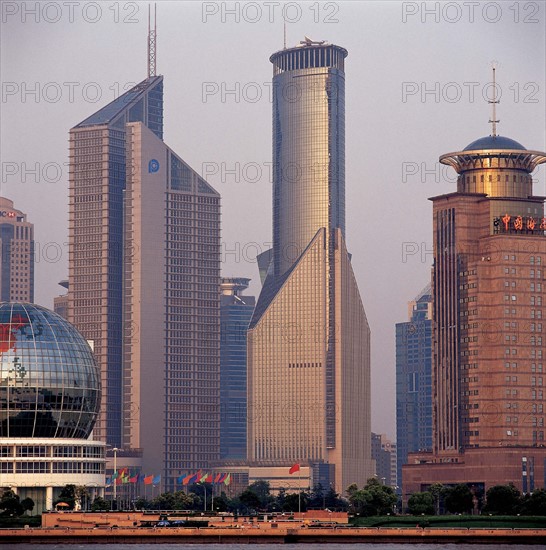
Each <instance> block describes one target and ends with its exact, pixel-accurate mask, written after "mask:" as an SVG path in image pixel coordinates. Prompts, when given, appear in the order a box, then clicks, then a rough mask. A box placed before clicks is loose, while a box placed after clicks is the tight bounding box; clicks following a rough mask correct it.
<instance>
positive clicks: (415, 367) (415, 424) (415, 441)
mask: <svg viewBox="0 0 546 550" xmlns="http://www.w3.org/2000/svg"><path fill="white" fill-rule="evenodd" d="M396 443H397V476H396V477H397V480H398V481H400V483H398V482H397V483H396V485H401V481H402V465H404V464H405V463H406V462H407V459H408V453H410V452H417V451H427V450H432V290H431V286H430V284H429V285H427V286H426V287H425V288H424V289H423V290H422V291H421V292H420V293H419V295H418V296H417V297H416V298H415V300H413V301H411V302H409V303H408V321H406V322H405V323H397V324H396Z"/></svg>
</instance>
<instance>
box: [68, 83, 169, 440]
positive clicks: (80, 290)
mask: <svg viewBox="0 0 546 550" xmlns="http://www.w3.org/2000/svg"><path fill="white" fill-rule="evenodd" d="M133 121H142V122H143V123H144V124H145V125H146V126H147V127H148V128H150V130H151V131H152V132H153V133H154V134H155V135H156V136H157V137H158V138H160V139H161V138H162V137H163V77H162V76H155V77H151V78H147V79H146V80H144V81H143V82H141V83H140V84H138V85H137V86H135V87H134V88H133V89H131V90H129V91H128V92H126V93H125V94H123V95H122V96H120V97H119V98H117V99H116V100H114V101H112V102H111V103H109V104H108V105H106V106H105V107H103V108H102V109H100V110H99V111H97V112H96V113H95V114H93V115H91V116H90V117H89V118H87V119H85V120H84V121H83V122H81V123H80V124H78V125H77V126H75V127H74V128H72V129H71V130H70V159H69V160H70V165H69V171H70V173H69V188H70V189H69V263H68V270H69V276H68V278H69V286H70V291H69V302H68V320H69V321H70V322H71V323H72V324H74V325H75V326H76V327H77V328H78V330H79V331H80V332H81V333H82V334H83V335H84V336H85V338H87V339H88V340H93V342H94V352H95V357H96V359H97V362H98V364H99V367H100V370H101V377H102V399H103V403H104V406H103V407H102V408H101V411H100V413H99V418H98V421H97V424H96V425H95V432H94V435H95V437H96V438H97V439H100V440H103V441H106V442H107V443H108V444H110V445H112V446H115V447H121V445H122V412H123V405H122V404H123V377H122V372H123V367H122V361H123V358H122V338H121V334H122V331H123V330H124V321H123V259H124V257H125V255H126V254H131V250H130V249H129V248H127V246H126V244H125V241H124V236H123V222H124V194H125V180H126V177H127V175H128V174H130V173H131V170H132V167H131V166H130V165H129V167H128V166H127V159H126V154H127V150H126V124H127V123H128V122H133Z"/></svg>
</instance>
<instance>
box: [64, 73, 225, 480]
mask: <svg viewBox="0 0 546 550" xmlns="http://www.w3.org/2000/svg"><path fill="white" fill-rule="evenodd" d="M162 137H163V77H161V76H153V75H152V76H150V77H149V78H147V79H146V80H144V81H143V82H141V83H140V84H138V85H137V86H135V87H134V88H133V89H132V90H130V91H128V92H127V93H125V94H124V95H123V96H121V97H119V98H118V99H116V100H115V101H113V102H112V103H110V104H109V105H107V106H106V107H104V108H102V109H101V110H99V111H98V112H97V113H95V114H94V115H92V116H91V117H89V118H87V119H86V120H84V121H83V122H82V123H80V124H78V125H77V126H75V127H74V128H72V130H71V131H70V218H69V219H70V230H69V233H70V238H69V244H70V248H69V251H70V257H69V319H70V320H71V321H72V322H73V323H74V324H75V325H76V327H77V328H78V329H79V330H80V331H81V332H82V334H83V335H84V336H85V337H86V338H87V339H90V340H93V341H94V349H95V355H96V358H97V362H98V364H99V366H100V369H101V377H102V387H103V403H104V405H103V408H102V409H101V414H100V416H99V421H98V422H97V425H96V428H95V436H96V437H97V438H98V439H104V440H106V441H107V442H108V443H109V444H110V445H111V446H113V447H117V448H122V449H123V451H124V453H125V455H132V456H133V457H134V456H138V457H140V466H141V468H142V471H143V472H145V473H148V474H154V475H157V474H161V476H162V480H161V485H162V487H163V488H164V489H168V490H172V489H174V488H175V484H176V478H177V477H178V476H180V475H181V474H182V473H187V472H188V471H190V470H194V471H195V470H197V469H199V468H206V467H207V465H208V462H209V461H211V460H217V459H218V454H219V423H220V412H219V410H220V407H219V400H220V395H219V363H220V326H219V305H220V303H219V291H218V283H219V280H220V197H219V195H218V193H217V192H216V191H215V190H214V189H212V187H210V186H209V185H208V184H207V182H206V181H204V180H203V179H202V178H201V177H199V175H198V174H197V173H196V172H194V171H193V170H192V169H191V168H190V167H189V166H188V165H187V164H186V163H185V162H184V161H183V160H182V159H181V158H180V157H179V156H178V155H176V154H175V153H174V152H173V151H172V150H171V149H170V148H169V147H167V146H166V145H165V143H163V141H162ZM123 457H124V454H123V453H122V454H120V455H118V461H117V464H118V466H119V467H122V466H125V465H130V466H133V465H135V464H136V462H135V461H134V460H133V459H132V458H131V460H130V461H129V457H127V456H126V458H127V460H128V464H124V463H123ZM129 462H130V463H129Z"/></svg>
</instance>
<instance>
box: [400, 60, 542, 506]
mask: <svg viewBox="0 0 546 550" xmlns="http://www.w3.org/2000/svg"><path fill="white" fill-rule="evenodd" d="M493 81H494V82H495V69H494V70H493ZM490 103H491V106H492V114H491V117H490V120H489V122H490V123H491V124H492V130H491V134H490V135H489V136H487V137H483V138H480V139H478V140H476V141H473V142H472V143H470V144H469V145H467V146H466V147H465V148H464V149H463V150H462V151H458V152H454V153H448V154H445V155H442V156H441V157H440V162H441V163H443V164H446V165H448V166H451V167H452V168H453V169H454V170H455V171H456V172H457V174H458V178H457V190H456V191H455V192H453V193H449V194H445V195H440V196H436V197H433V198H432V199H430V200H431V201H432V202H433V231H434V241H433V242H434V246H433V250H434V264H433V270H432V316H433V323H432V328H433V330H432V341H433V361H432V393H433V437H432V444H433V450H432V452H430V453H416V454H415V455H410V457H409V459H408V465H406V466H404V467H403V488H404V496H405V497H406V498H407V496H408V495H409V494H410V493H412V492H417V491H422V490H426V489H427V488H428V487H429V486H430V485H431V484H432V483H436V482H440V483H444V484H457V483H467V484H469V485H470V487H471V490H472V491H473V493H474V495H475V496H476V500H475V502H476V503H477V505H478V506H479V503H480V502H483V500H482V497H483V496H484V494H485V492H486V491H487V489H488V488H490V487H491V486H494V485H506V484H508V483H513V484H514V485H515V486H516V487H517V488H518V489H519V490H520V491H522V492H524V493H527V492H532V491H533V490H534V489H535V488H537V487H544V486H545V485H546V447H545V445H546V442H545V438H544V434H545V430H546V428H545V426H544V423H545V420H546V414H545V413H546V411H545V407H546V401H545V399H544V398H545V395H544V391H545V390H543V387H544V382H545V381H546V374H545V372H546V371H545V370H544V361H545V359H546V334H545V331H546V328H545V327H546V325H545V322H544V319H545V317H544V309H543V308H544V307H545V306H546V294H545V268H544V265H545V262H546V217H545V213H544V197H540V196H535V195H533V179H532V173H533V171H534V170H535V168H536V167H537V166H538V165H540V164H543V163H545V162H546V153H543V152H540V151H534V150H529V149H527V148H525V147H524V146H523V145H521V143H518V142H517V141H515V140H513V139H510V138H507V137H503V136H500V135H498V133H497V124H498V123H499V120H498V119H497V113H496V105H497V104H498V100H497V97H496V95H495V96H494V97H493V100H492V101H490Z"/></svg>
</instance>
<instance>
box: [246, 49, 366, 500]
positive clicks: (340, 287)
mask: <svg viewBox="0 0 546 550" xmlns="http://www.w3.org/2000/svg"><path fill="white" fill-rule="evenodd" d="M346 56H347V50H345V49H343V48H341V47H339V46H335V45H330V44H326V43H324V42H320V43H318V42H312V41H310V40H309V39H306V40H305V41H304V42H302V43H301V44H300V45H299V46H297V47H295V48H290V49H285V50H281V51H279V52H277V53H275V54H273V55H272V56H271V58H270V61H271V62H272V63H273V74H274V76H273V249H272V251H268V252H265V253H263V254H262V255H261V256H260V258H259V264H260V271H261V273H262V274H265V281H264V283H263V287H262V291H261V293H260V297H259V299H258V303H257V305H256V309H255V311H254V315H253V318H252V321H251V324H250V328H249V333H248V407H249V414H248V417H249V422H248V439H247V441H248V449H247V452H248V461H249V464H250V466H251V467H255V466H256V467H257V466H259V465H262V466H263V467H264V468H271V467H276V466H278V467H282V468H286V467H287V466H288V467H290V466H291V465H292V464H294V463H299V464H300V465H301V466H302V467H303V466H305V467H308V468H309V470H310V471H312V470H313V469H314V468H316V469H321V471H322V472H323V474H324V475H323V476H322V480H323V482H322V484H323V486H324V487H329V486H334V487H335V489H336V490H337V491H339V492H342V491H344V490H345V489H346V487H347V486H348V485H350V484H351V483H358V484H359V485H362V484H364V483H365V481H366V479H367V478H369V477H370V476H371V475H373V471H374V470H373V461H372V459H371V450H370V444H371V442H370V433H371V428H370V330H369V326H368V322H367V319H366V314H365V312H364V307H363V304H362V301H361V298H360V294H359V291H358V287H357V284H356V279H355V276H354V273H353V270H352V266H351V260H350V256H349V254H348V252H347V248H346V244H345V71H344V64H345V57H346ZM293 94H296V95H293ZM355 419H358V421H357V422H356V421H355ZM326 474H327V475H326Z"/></svg>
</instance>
